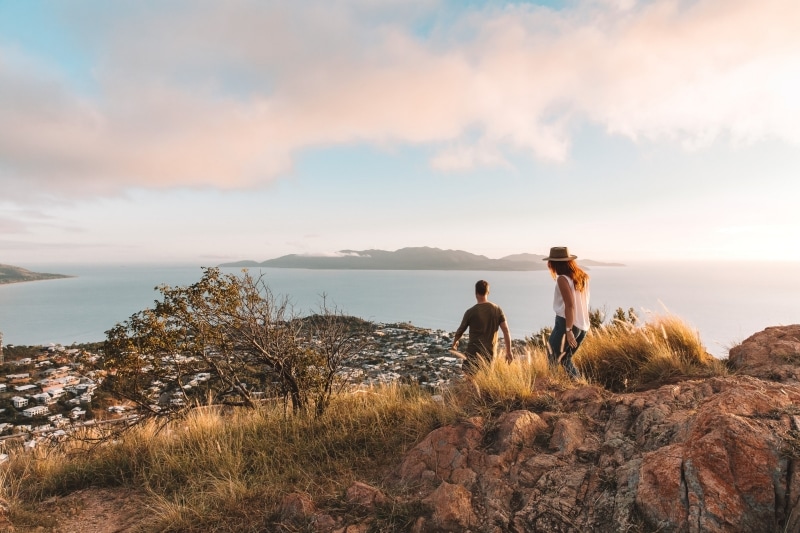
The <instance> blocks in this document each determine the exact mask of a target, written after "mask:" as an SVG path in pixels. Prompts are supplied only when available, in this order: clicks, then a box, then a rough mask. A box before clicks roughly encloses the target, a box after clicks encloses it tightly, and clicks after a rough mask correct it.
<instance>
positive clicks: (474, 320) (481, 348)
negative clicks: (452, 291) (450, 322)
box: [456, 302, 506, 359]
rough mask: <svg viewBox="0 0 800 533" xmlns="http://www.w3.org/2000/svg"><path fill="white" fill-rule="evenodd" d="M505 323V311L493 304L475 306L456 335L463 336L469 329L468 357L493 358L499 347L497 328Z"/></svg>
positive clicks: (465, 315) (466, 352)
mask: <svg viewBox="0 0 800 533" xmlns="http://www.w3.org/2000/svg"><path fill="white" fill-rule="evenodd" d="M505 321H506V316H505V315H504V314H503V310H502V309H500V306H498V305H495V304H493V303H492V302H484V303H479V304H475V305H473V306H472V307H470V308H469V309H467V311H466V312H465V313H464V318H463V319H462V320H461V325H460V326H459V327H458V330H457V331H456V335H463V334H464V332H465V331H466V330H467V328H469V343H468V344H467V349H466V350H465V352H464V353H465V354H466V355H467V356H474V355H482V356H484V357H486V358H488V359H491V358H493V357H494V352H495V347H496V345H497V328H499V327H500V324H502V323H503V322H505Z"/></svg>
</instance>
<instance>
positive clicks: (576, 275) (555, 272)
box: [547, 260, 589, 292]
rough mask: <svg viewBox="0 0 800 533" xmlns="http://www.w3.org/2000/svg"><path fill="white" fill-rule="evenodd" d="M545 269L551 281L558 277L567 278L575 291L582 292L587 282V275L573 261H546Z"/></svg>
mask: <svg viewBox="0 0 800 533" xmlns="http://www.w3.org/2000/svg"><path fill="white" fill-rule="evenodd" d="M547 268H548V269H549V270H550V274H551V275H552V276H553V279H556V278H557V277H558V276H569V277H570V278H572V283H574V284H575V290H576V291H580V292H583V289H584V287H586V283H587V282H588V281H589V274H587V273H586V272H584V271H583V269H582V268H581V267H579V266H578V263H576V262H575V261H572V260H570V261H548V262H547Z"/></svg>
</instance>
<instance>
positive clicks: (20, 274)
mask: <svg viewBox="0 0 800 533" xmlns="http://www.w3.org/2000/svg"><path fill="white" fill-rule="evenodd" d="M71 277H72V276H65V275H63V274H46V273H42V272H31V271H30V270H26V269H24V268H20V267H17V266H12V265H2V264H0V285H2V284H5V283H22V282H24V281H41V280H45V279H62V278H71Z"/></svg>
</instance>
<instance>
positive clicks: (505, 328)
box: [500, 320, 513, 363]
mask: <svg viewBox="0 0 800 533" xmlns="http://www.w3.org/2000/svg"><path fill="white" fill-rule="evenodd" d="M500 329H501V330H502V331H503V339H505V344H506V362H509V363H510V362H511V361H512V359H513V357H512V356H511V333H510V332H509V331H508V321H505V320H504V321H503V322H500Z"/></svg>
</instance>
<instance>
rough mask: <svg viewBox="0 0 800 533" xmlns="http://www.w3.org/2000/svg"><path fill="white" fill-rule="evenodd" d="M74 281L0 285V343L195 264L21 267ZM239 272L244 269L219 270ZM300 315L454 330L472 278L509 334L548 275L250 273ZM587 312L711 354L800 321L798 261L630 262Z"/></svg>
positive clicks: (127, 308) (124, 307)
mask: <svg viewBox="0 0 800 533" xmlns="http://www.w3.org/2000/svg"><path fill="white" fill-rule="evenodd" d="M25 268H28V269H30V270H34V271H37V272H57V273H60V274H69V275H73V276H76V277H74V278H68V279H59V280H47V281H36V282H28V283H17V284H10V285H0V332H2V333H3V342H4V344H18V345H39V344H41V345H47V344H50V343H58V344H63V345H70V344H72V343H81V342H94V341H102V340H104V339H105V331H107V330H108V329H110V328H112V327H113V326H114V325H115V324H117V323H119V322H122V321H124V320H126V319H127V318H128V317H129V316H130V315H132V314H133V313H135V312H137V311H140V310H142V309H145V308H148V307H152V306H153V303H154V301H155V300H157V299H159V298H160V293H159V292H158V291H156V290H155V287H156V286H158V285H161V284H166V285H172V286H177V285H189V284H191V283H194V282H196V281H198V280H199V279H200V278H201V276H202V269H201V268H200V267H199V266H185V265H184V266H152V265H151V266H144V265H135V266H90V265H53V264H48V265H25ZM222 270H223V271H224V272H230V273H238V272H240V271H241V269H240V268H223V269H222ZM250 272H251V274H256V275H257V274H262V275H263V276H264V279H265V280H266V282H267V284H268V285H269V287H270V289H271V290H272V292H273V293H274V294H275V295H278V296H287V297H288V298H289V300H290V302H291V303H292V304H293V307H294V310H295V312H296V313H297V314H301V315H304V314H308V313H311V312H313V311H315V310H316V309H317V308H318V307H319V305H320V303H321V302H322V298H323V295H324V296H325V298H326V299H327V302H328V304H329V306H330V305H335V306H336V307H338V309H339V310H340V311H342V312H343V313H345V314H347V315H353V316H358V317H361V318H364V319H367V320H372V321H375V322H384V323H391V322H409V323H411V324H414V325H415V326H419V327H424V328H430V329H442V330H445V331H454V330H455V329H456V328H457V327H458V325H459V323H460V321H461V317H462V315H463V313H464V311H465V310H466V309H467V308H468V307H469V306H471V305H472V304H473V303H474V302H475V300H474V295H473V291H474V284H475V281H477V280H479V279H486V280H488V281H489V282H490V284H491V293H490V296H489V299H490V300H491V301H493V302H495V303H497V304H499V305H500V306H501V307H502V308H503V310H504V311H505V314H506V317H507V319H508V323H509V327H510V329H511V334H512V337H513V338H523V337H525V336H530V335H531V334H533V333H536V332H538V331H539V330H540V329H541V328H542V327H545V326H550V325H552V324H551V323H552V321H553V312H552V309H551V305H552V297H553V290H554V281H553V279H552V278H551V277H550V275H549V273H548V272H547V271H536V272H476V271H396V270H391V271H389V270H303V269H275V268H271V269H257V268H253V269H250ZM588 272H589V275H590V276H591V307H593V308H597V309H600V310H603V311H604V312H605V313H606V314H607V315H608V316H610V315H612V314H613V312H614V310H615V309H616V308H618V307H622V308H624V309H625V310H627V309H628V308H633V309H634V310H635V311H636V312H637V314H639V315H640V316H641V317H643V318H644V319H647V317H648V316H651V315H652V314H654V313H656V314H674V315H677V316H679V317H680V318H682V319H683V320H684V321H685V322H686V323H687V324H689V325H690V326H691V327H693V328H695V329H696V330H697V331H698V333H699V334H700V338H701V340H702V342H703V343H704V345H705V346H706V348H707V349H708V351H709V352H710V353H712V354H714V355H715V356H717V357H726V356H727V353H728V349H729V348H730V347H731V346H733V345H735V344H737V343H738V342H741V341H742V340H744V339H745V338H747V337H749V336H750V335H752V334H753V333H756V332H758V331H761V330H762V329H764V328H765V327H767V326H775V325H785V324H795V323H800V305H798V301H800V275H798V274H800V263H756V262H753V263H677V262H676V263H632V264H627V265H626V266H624V267H593V268H591V269H590V270H589V271H588Z"/></svg>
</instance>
